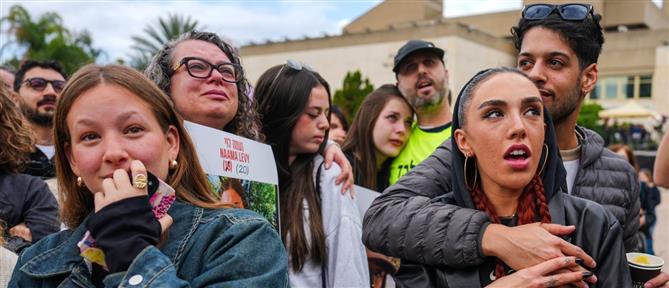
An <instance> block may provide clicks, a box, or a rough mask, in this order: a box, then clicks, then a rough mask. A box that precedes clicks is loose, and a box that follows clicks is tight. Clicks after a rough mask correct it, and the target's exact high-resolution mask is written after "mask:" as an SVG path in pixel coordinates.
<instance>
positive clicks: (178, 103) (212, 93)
mask: <svg viewBox="0 0 669 288" xmlns="http://www.w3.org/2000/svg"><path fill="white" fill-rule="evenodd" d="M238 53H239V52H238V51H237V50H236V49H234V48H233V47H232V46H230V44H228V43H226V42H225V41H223V40H222V39H221V38H219V37H218V36H217V35H216V34H214V33H209V32H196V31H193V32H188V33H185V34H183V35H181V36H180V37H179V38H177V39H176V40H174V41H171V42H168V43H167V44H165V45H164V46H163V48H162V49H161V50H160V51H158V53H157V54H156V55H155V56H154V57H153V60H152V61H151V63H150V64H149V66H148V67H147V68H146V71H144V74H146V75H147V76H148V77H149V79H151V80H153V81H154V82H155V83H156V84H157V85H158V87H160V89H162V90H163V91H164V92H165V93H166V94H167V95H168V96H170V99H172V101H173V102H174V107H175V109H176V110H177V112H179V114H180V115H181V116H182V117H184V119H185V120H188V121H192V122H195V123H198V124H201V125H205V126H208V127H211V128H215V129H220V130H223V131H226V132H230V133H233V134H235V135H238V136H242V137H246V138H249V139H253V140H256V141H263V140H264V138H265V137H264V135H263V133H262V130H261V129H260V126H261V124H260V121H259V120H258V114H257V112H256V105H255V103H254V101H253V100H252V99H251V97H250V89H251V86H250V84H249V83H248V80H247V79H246V76H245V75H244V70H243V68H242V66H241V59H240V57H239V54H238ZM327 147H328V148H327V149H325V154H324V156H325V158H326V162H327V163H328V164H327V165H326V166H327V167H329V163H331V162H332V161H333V160H334V162H336V163H337V164H339V166H340V167H342V170H343V171H342V173H341V174H340V175H339V177H338V178H337V183H342V182H343V183H344V187H343V188H342V192H344V189H349V188H350V187H351V186H352V185H353V173H352V168H351V165H350V164H349V163H348V161H347V160H346V157H345V156H344V154H343V152H341V149H339V148H338V147H337V146H336V145H329V146H327Z"/></svg>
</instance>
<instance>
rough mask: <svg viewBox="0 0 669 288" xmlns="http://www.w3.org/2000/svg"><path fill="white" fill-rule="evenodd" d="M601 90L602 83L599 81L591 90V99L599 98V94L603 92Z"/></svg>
mask: <svg viewBox="0 0 669 288" xmlns="http://www.w3.org/2000/svg"><path fill="white" fill-rule="evenodd" d="M601 90H602V83H601V82H599V83H597V84H596V85H595V88H592V91H591V92H590V99H592V100H597V99H599V94H600V93H601V92H600V91H601Z"/></svg>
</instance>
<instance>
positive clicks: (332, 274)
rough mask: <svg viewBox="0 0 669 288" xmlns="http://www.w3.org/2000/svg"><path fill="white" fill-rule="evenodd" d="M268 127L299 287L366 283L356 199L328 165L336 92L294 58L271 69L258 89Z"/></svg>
mask: <svg viewBox="0 0 669 288" xmlns="http://www.w3.org/2000/svg"><path fill="white" fill-rule="evenodd" d="M255 97H256V99H257V101H258V112H259V113H260V114H261V115H262V118H261V119H262V127H263V132H264V133H265V135H266V137H267V142H268V143H269V144H270V145H272V150H273V152H274V157H275V161H276V166H277V169H278V170H279V191H280V193H279V194H280V204H281V205H280V210H281V213H280V215H281V217H280V223H281V238H282V239H283V241H284V245H285V246H286V250H288V255H289V267H290V268H289V275H290V283H291V286H293V287H367V286H369V275H368V271H367V257H366V256H365V248H364V246H363V244H362V240H361V237H362V228H361V222H360V215H359V212H358V208H357V205H356V203H355V201H354V200H353V199H352V197H351V195H349V194H345V195H342V194H340V193H339V190H340V189H341V185H338V184H336V183H335V179H336V175H337V174H338V173H339V167H338V166H336V165H333V168H332V169H330V170H327V169H323V168H322V163H323V158H322V157H321V156H320V155H319V152H320V151H322V150H323V148H324V146H325V141H327V138H328V129H329V127H330V125H329V117H330V106H331V104H330V90H329V86H328V83H327V82H325V80H324V79H323V78H322V77H321V76H320V75H319V74H318V73H316V72H313V71H311V69H309V68H307V67H304V66H303V65H302V64H300V63H298V62H295V61H288V62H287V63H286V64H284V65H277V66H274V67H272V68H270V69H269V70H267V71H265V73H263V74H262V75H261V76H260V79H259V80H258V85H257V87H256V90H255Z"/></svg>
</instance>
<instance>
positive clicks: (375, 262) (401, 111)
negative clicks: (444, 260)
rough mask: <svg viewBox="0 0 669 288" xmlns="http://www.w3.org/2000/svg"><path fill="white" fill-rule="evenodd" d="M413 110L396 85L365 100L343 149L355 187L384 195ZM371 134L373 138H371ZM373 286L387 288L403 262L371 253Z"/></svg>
mask: <svg viewBox="0 0 669 288" xmlns="http://www.w3.org/2000/svg"><path fill="white" fill-rule="evenodd" d="M411 121H413V109H412V108H411V105H409V103H408V102H407V101H406V99H404V97H402V94H400V91H399V90H398V89H397V87H396V86H395V85H391V84H385V85H383V86H381V87H379V88H378V89H376V90H374V91H373V92H372V93H370V94H369V95H367V97H365V100H364V101H363V102H362V103H361V104H360V110H358V113H357V114H356V117H355V119H353V124H352V125H351V130H350V132H349V133H348V135H347V137H346V141H345V142H344V146H343V147H342V149H343V150H344V153H345V154H346V156H347V157H348V159H349V162H351V164H352V165H353V172H354V175H355V184H356V185H360V186H363V187H365V188H368V189H371V190H374V191H378V192H382V191H383V190H384V189H385V188H386V187H387V186H388V176H389V175H388V172H389V168H390V163H391V162H392V160H393V158H394V157H395V156H397V155H398V154H399V153H400V151H402V148H404V145H405V144H406V141H407V139H409V135H410V134H411ZM370 135H371V137H370ZM367 258H368V260H369V274H370V277H371V279H370V280H371V281H372V287H376V288H378V287H385V280H386V275H387V274H391V275H392V274H394V273H395V272H397V269H398V268H399V259H396V258H391V257H387V256H385V255H383V254H379V253H376V252H373V251H370V250H367Z"/></svg>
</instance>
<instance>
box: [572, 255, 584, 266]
mask: <svg viewBox="0 0 669 288" xmlns="http://www.w3.org/2000/svg"><path fill="white" fill-rule="evenodd" d="M574 262H576V264H578V265H581V264H583V259H581V258H578V257H576V260H574Z"/></svg>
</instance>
